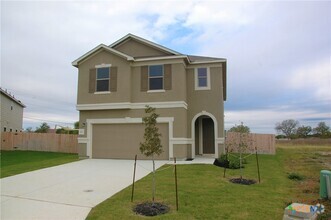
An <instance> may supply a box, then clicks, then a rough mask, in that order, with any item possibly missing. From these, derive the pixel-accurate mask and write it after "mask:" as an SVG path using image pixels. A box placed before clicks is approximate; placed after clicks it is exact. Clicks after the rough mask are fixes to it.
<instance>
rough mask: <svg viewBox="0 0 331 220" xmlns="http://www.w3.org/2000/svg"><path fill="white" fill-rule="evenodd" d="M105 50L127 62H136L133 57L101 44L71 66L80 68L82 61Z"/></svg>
mask: <svg viewBox="0 0 331 220" xmlns="http://www.w3.org/2000/svg"><path fill="white" fill-rule="evenodd" d="M101 49H104V50H106V51H109V52H111V53H113V54H116V55H118V56H120V57H122V58H124V59H126V60H129V61H130V60H134V58H133V57H131V56H129V55H126V54H124V53H122V52H120V51H117V50H115V49H113V48H111V47H108V46H107V45H104V44H100V45H98V46H96V47H95V48H93V49H92V50H90V51H89V52H87V53H85V54H84V55H83V56H81V57H79V58H78V59H76V60H74V61H73V62H72V63H71V64H72V65H73V66H75V67H78V63H79V62H81V61H82V60H84V59H86V58H87V57H89V56H90V55H92V54H94V53H95V52H97V51H98V50H101Z"/></svg>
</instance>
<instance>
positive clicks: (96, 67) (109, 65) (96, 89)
mask: <svg viewBox="0 0 331 220" xmlns="http://www.w3.org/2000/svg"><path fill="white" fill-rule="evenodd" d="M111 66H112V65H111V64H100V65H96V66H95V69H96V71H95V74H96V76H95V92H94V94H108V93H110V67H111ZM101 68H108V78H103V79H98V69H101ZM107 79H108V90H105V91H98V81H99V80H107Z"/></svg>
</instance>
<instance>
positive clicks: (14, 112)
mask: <svg viewBox="0 0 331 220" xmlns="http://www.w3.org/2000/svg"><path fill="white" fill-rule="evenodd" d="M0 93H1V96H0V109H1V112H0V117H1V118H0V127H1V132H21V131H22V129H23V126H22V125H23V108H25V105H24V104H23V103H22V102H21V101H20V100H17V99H16V98H15V97H14V96H13V95H11V94H10V93H8V92H7V91H6V90H4V89H2V88H0Z"/></svg>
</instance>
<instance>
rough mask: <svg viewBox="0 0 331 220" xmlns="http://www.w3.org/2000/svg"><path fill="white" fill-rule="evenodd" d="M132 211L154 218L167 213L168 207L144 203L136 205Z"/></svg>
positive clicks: (155, 203)
mask: <svg viewBox="0 0 331 220" xmlns="http://www.w3.org/2000/svg"><path fill="white" fill-rule="evenodd" d="M133 211H134V212H135V213H137V214H140V215H144V216H156V215H162V214H165V213H167V212H169V207H168V206H166V205H164V204H162V203H158V202H154V203H152V202H144V203H141V204H138V205H136V206H135V207H134V208H133Z"/></svg>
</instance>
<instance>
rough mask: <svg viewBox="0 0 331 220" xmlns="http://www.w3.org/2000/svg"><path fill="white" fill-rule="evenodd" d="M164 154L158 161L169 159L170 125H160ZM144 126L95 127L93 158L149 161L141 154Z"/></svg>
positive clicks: (105, 125)
mask: <svg viewBox="0 0 331 220" xmlns="http://www.w3.org/2000/svg"><path fill="white" fill-rule="evenodd" d="M158 128H159V131H160V133H161V134H162V137H161V144H162V146H163V150H164V152H163V153H162V154H161V155H160V156H159V157H157V158H156V159H162V160H164V159H165V160H168V159H169V134H168V133H169V132H168V124H167V123H162V124H158ZM144 129H145V126H144V125H143V124H97V125H93V132H92V135H93V137H92V158H112V159H134V156H135V155H136V154H137V155H138V159H147V158H146V157H145V156H143V155H142V154H141V153H140V150H139V146H140V145H139V143H140V142H143V136H144Z"/></svg>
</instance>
